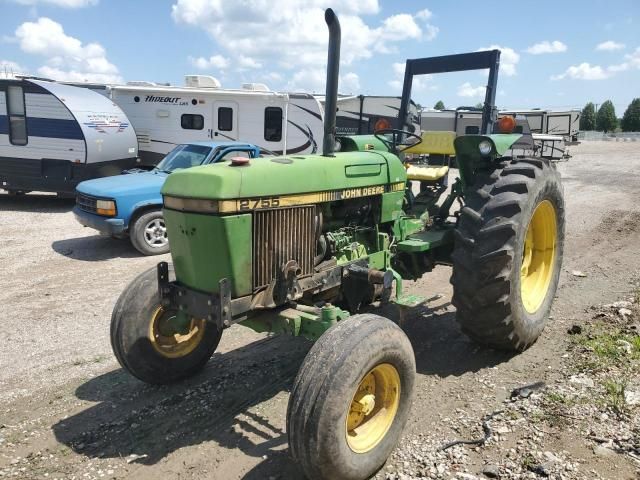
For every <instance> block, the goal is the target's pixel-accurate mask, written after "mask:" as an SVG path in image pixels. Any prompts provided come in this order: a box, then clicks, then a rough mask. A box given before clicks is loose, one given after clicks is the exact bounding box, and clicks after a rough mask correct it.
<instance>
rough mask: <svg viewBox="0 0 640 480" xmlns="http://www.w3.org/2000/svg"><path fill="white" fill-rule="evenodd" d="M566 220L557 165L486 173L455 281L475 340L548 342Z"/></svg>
mask: <svg viewBox="0 0 640 480" xmlns="http://www.w3.org/2000/svg"><path fill="white" fill-rule="evenodd" d="M564 216H565V209H564V199H563V193H562V184H561V182H560V175H559V173H558V172H557V170H556V168H555V166H554V165H553V164H551V163H550V162H548V161H546V160H542V159H539V158H522V159H509V160H505V161H503V162H502V163H501V164H500V166H499V168H497V169H495V170H493V171H491V172H485V173H483V172H480V173H478V175H477V181H476V184H475V186H474V187H473V188H472V189H471V193H468V194H467V195H466V196H465V206H464V207H463V208H462V210H461V212H460V218H459V223H458V228H457V229H456V241H455V249H454V252H453V255H452V260H453V275H452V277H451V283H452V284H453V304H454V305H455V307H456V309H457V314H456V317H457V320H458V322H459V323H460V325H461V326H462V329H463V331H464V332H465V333H466V334H468V335H469V336H470V337H471V338H473V339H474V340H476V341H478V342H480V343H483V344H485V345H488V346H491V347H494V348H498V349H502V350H511V351H522V350H525V349H526V348H527V347H529V346H530V345H531V344H533V343H534V342H535V341H536V339H537V338H538V336H540V334H541V333H542V330H543V329H544V325H545V322H546V319H547V317H548V315H549V311H550V309H551V304H552V302H553V298H554V295H555V292H556V288H557V286H558V278H559V275H560V267H561V264H562V254H563V245H564V228H565V227H564Z"/></svg>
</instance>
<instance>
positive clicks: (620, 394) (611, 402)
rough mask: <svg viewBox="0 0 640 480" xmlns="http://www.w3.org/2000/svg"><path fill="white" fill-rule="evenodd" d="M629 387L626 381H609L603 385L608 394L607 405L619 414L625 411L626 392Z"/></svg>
mask: <svg viewBox="0 0 640 480" xmlns="http://www.w3.org/2000/svg"><path fill="white" fill-rule="evenodd" d="M627 385H628V382H627V381H626V380H607V381H606V382H604V383H603V387H604V390H605V392H606V394H605V403H606V405H607V406H608V407H610V408H611V409H612V410H613V411H614V412H616V413H618V414H620V413H624V411H625V402H624V392H625V390H626V388H627Z"/></svg>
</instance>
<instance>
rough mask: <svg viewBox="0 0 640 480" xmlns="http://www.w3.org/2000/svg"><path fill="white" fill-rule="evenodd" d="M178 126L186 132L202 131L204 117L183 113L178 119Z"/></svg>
mask: <svg viewBox="0 0 640 480" xmlns="http://www.w3.org/2000/svg"><path fill="white" fill-rule="evenodd" d="M180 125H182V128H184V129H186V130H202V129H203V128H204V117H203V116H202V115H194V114H192V113H185V114H183V115H182V117H180Z"/></svg>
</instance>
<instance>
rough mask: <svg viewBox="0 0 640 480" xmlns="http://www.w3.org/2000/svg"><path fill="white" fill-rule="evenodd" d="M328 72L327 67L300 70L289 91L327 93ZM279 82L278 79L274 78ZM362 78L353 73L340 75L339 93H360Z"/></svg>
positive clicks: (293, 78)
mask: <svg viewBox="0 0 640 480" xmlns="http://www.w3.org/2000/svg"><path fill="white" fill-rule="evenodd" d="M326 77H327V70H326V68H325V67H320V68H318V67H309V68H303V69H301V70H298V71H297V72H296V73H294V74H293V76H291V78H290V79H289V82H288V83H287V85H286V89H287V90H288V91H298V92H310V93H322V94H323V93H325V88H326ZM274 80H277V78H274ZM359 90H360V77H358V75H357V74H355V73H353V72H347V73H345V74H344V75H340V78H339V79H338V91H339V92H340V93H349V94H351V93H359Z"/></svg>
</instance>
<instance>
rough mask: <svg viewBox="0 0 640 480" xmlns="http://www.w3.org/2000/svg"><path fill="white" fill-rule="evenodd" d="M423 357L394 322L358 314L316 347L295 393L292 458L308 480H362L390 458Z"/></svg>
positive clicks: (290, 408) (291, 417)
mask: <svg viewBox="0 0 640 480" xmlns="http://www.w3.org/2000/svg"><path fill="white" fill-rule="evenodd" d="M415 371H416V366H415V358H414V355H413V349H412V348H411V343H410V342H409V339H408V338H407V336H406V335H405V334H404V332H403V331H402V330H401V329H400V328H399V327H398V326H397V325H396V324H394V323H393V322H391V321H390V320H388V319H386V318H384V317H380V316H378V315H371V314H363V315H354V316H352V317H350V318H348V319H346V320H343V321H341V322H339V323H338V324H337V325H335V326H333V327H331V328H330V329H329V330H328V331H327V332H325V333H324V335H322V336H321V337H320V339H319V340H318V341H317V342H316V343H315V345H314V346H313V347H312V348H311V350H310V351H309V353H308V354H307V357H306V358H305V360H304V362H303V363H302V366H301V367H300V371H299V372H298V375H297V377H296V380H295V382H294V385H293V389H292V391H291V397H290V398H289V406H288V408H287V433H288V435H289V449H290V452H291V455H292V456H293V457H294V458H295V459H296V460H297V461H298V463H299V464H300V465H301V467H302V469H303V470H304V473H305V474H306V475H307V477H308V478H310V479H314V480H329V479H331V480H361V479H363V478H369V477H370V476H371V475H372V474H374V473H375V472H376V471H377V470H378V469H379V468H380V467H381V466H382V465H383V464H384V462H385V461H386V460H387V458H388V457H389V455H390V454H391V451H392V450H393V449H394V447H395V446H396V444H397V443H398V440H399V439H400V435H401V433H402V429H403V428H404V425H405V423H406V421H407V418H408V416H409V410H410V408H411V401H412V397H413V383H414V377H415Z"/></svg>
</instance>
